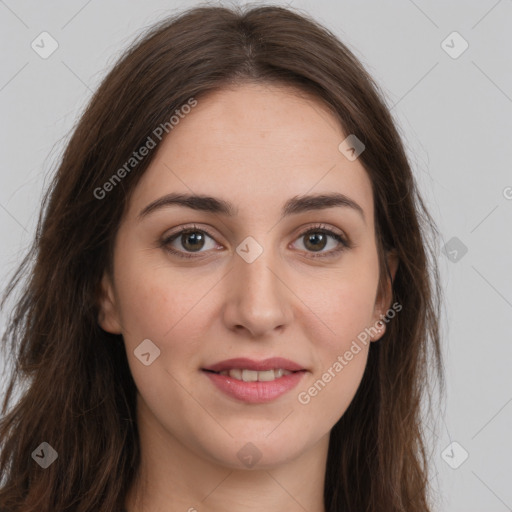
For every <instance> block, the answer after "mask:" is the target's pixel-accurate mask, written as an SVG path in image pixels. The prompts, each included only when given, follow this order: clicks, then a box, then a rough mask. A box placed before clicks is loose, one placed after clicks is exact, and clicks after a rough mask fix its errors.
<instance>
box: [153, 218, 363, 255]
mask: <svg viewBox="0 0 512 512" xmlns="http://www.w3.org/2000/svg"><path fill="white" fill-rule="evenodd" d="M195 231H199V232H203V233H205V234H206V235H208V236H209V237H210V238H211V239H212V240H214V241H215V242H216V238H215V235H213V234H212V233H211V232H210V230H209V229H208V228H204V227H199V226H198V225H196V224H191V225H184V226H181V227H180V228H179V229H178V230H177V231H175V232H173V233H171V234H169V235H166V236H164V237H163V239H162V240H161V241H160V243H159V245H160V247H161V248H163V249H165V250H166V251H168V252H169V253H171V254H173V255H175V256H177V257H181V258H184V259H194V258H195V259H198V258H201V257H202V256H201V255H202V254H205V253H208V252H209V251H204V252H197V253H190V252H186V251H177V250H175V249H170V248H169V247H168V246H169V244H170V243H171V242H173V241H174V240H176V239H178V237H179V236H180V235H181V234H183V233H187V232H189V233H190V232H195ZM310 232H313V233H314V232H320V233H324V234H325V235H327V236H328V237H330V238H332V239H335V240H336V241H337V242H338V244H339V246H338V248H336V249H331V250H330V251H327V252H319V253H315V252H310V251H305V252H306V253H307V254H308V255H309V256H308V257H309V258H324V259H328V258H329V257H335V256H337V255H339V254H340V253H341V252H343V251H345V250H346V249H351V248H352V247H353V243H352V242H351V240H350V238H349V237H348V236H347V235H346V234H345V233H344V232H342V231H341V230H339V229H338V228H334V227H331V226H328V225H325V224H324V223H314V224H313V225H310V226H308V227H306V228H303V229H301V230H300V231H299V233H298V234H296V235H295V238H294V241H296V240H297V239H300V238H302V237H304V236H305V235H307V234H308V233H310Z"/></svg>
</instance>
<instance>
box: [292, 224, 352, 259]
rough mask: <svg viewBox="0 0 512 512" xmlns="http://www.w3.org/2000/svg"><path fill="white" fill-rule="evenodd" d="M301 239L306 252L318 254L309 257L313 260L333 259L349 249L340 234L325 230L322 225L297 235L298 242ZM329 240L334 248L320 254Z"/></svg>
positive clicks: (348, 245) (347, 243)
mask: <svg viewBox="0 0 512 512" xmlns="http://www.w3.org/2000/svg"><path fill="white" fill-rule="evenodd" d="M301 239H302V240H305V241H304V242H303V245H304V247H305V248H306V252H310V250H312V251H313V252H314V253H319V254H312V255H311V256H312V257H313V258H329V257H334V256H337V255H338V254H339V253H340V252H342V251H344V250H345V249H349V248H350V247H351V244H350V243H349V242H348V241H347V240H346V239H345V238H344V237H343V236H342V235H341V234H339V233H336V232H335V231H332V230H331V229H328V228H326V226H324V225H323V224H320V225H317V226H313V227H310V228H309V229H307V230H306V231H303V232H302V233H301V234H300V235H299V238H298V240H301ZM329 239H331V241H332V242H333V245H334V248H333V249H331V250H330V251H325V252H320V251H322V249H324V248H325V247H326V245H327V243H328V240H329Z"/></svg>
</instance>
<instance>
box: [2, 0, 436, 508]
mask: <svg viewBox="0 0 512 512" xmlns="http://www.w3.org/2000/svg"><path fill="white" fill-rule="evenodd" d="M244 81H253V82H260V83H276V84H284V85H289V86H293V87H295V88H296V89H299V90H302V91H305V92H308V93H313V94H314V95H315V96H316V98H318V99H319V100H320V101H322V102H323V103H324V104H325V105H326V106H327V107H328V108H329V109H330V110H331V111H332V112H333V114H334V115H335V116H336V118H337V119H338V120H339V123H340V126H341V127H342V129H343V131H344V133H346V134H354V135H356V136H357V138H358V139H360V140H361V141H362V142H363V143H364V144H365V146H366V149H365V151H364V152H363V153H362V154H361V155H360V156H359V159H360V161H361V163H362V164H363V165H364V167H365V169H366V171H367V172H368V175H369V177H370V179H371V182H372V187H373V194H374V206H375V226H376V236H377V240H378V251H379V258H380V270H381V285H382V284H383V283H384V281H385V279H386V278H387V275H388V270H387V268H386V262H385V258H384V256H385V251H388V250H394V251H395V252H396V254H397V255H398V258H399V268H398V271H397V273H396V276H395V279H394V282H393V300H394V301H395V302H398V303H400V304H401V306H402V310H401V311H400V313H399V314H398V315H396V317H395V318H394V319H393V320H392V321H391V322H390V323H389V325H388V326H387V329H386V332H385V334H384V336H383V337H382V338H381V339H380V340H379V341H378V342H376V343H371V346H370V351H369V356H368V363H367V368H366V370H365V373H364V376H363V379H362V382H361V384H360V387H359V389H358V391H357V393H356V395H355V397H354V399H353V401H352V403H351V404H350V406H349V408H348V409H347V411H346V412H345V414H344V415H343V416H342V417H341V419H340V420H339V421H338V422H337V424H336V425H335V426H334V428H333V429H332V431H331V437H330V444H329V453H328V460H327V473H326V481H325V490H324V502H325V510H326V512H335V511H343V512H365V511H372V512H378V511H382V512H399V511H401V512H405V511H407V512H420V511H421V512H426V511H429V510H431V508H430V507H431V505H430V504H429V499H430V498H429V482H428V469H429V468H428V464H429V460H428V454H427V451H426V442H425V431H424V423H423V422H422V411H421V404H422V401H423V398H425V397H426V396H428V398H429V399H431V396H432V393H431V391H430V389H431V384H432V382H433V381H431V377H432V376H433V377H437V378H438V383H440V384H441V389H444V377H443V365H442V357H441V349H440V333H439V317H440V309H441V306H440V304H441V299H440V297H441V290H440V285H439V276H438V270H437V268H436V263H435V258H436V247H435V245H436V244H437V237H436V235H437V234H438V233H437V229H436V226H435V224H434V222H433V220H432V218H431V217H430V215H429V213H428V211H427V209H426V207H425V205H424V203H423V201H422V199H421V197H420V194H419V192H418V190H417V186H416V184H415V181H414V178H413V175H412V172H411V168H410V165H409V163H408V159H407V157H406V154H405V151H404V147H403V144H402V141H401V138H400V136H399V133H398V130H397V128H396V127H395V125H394V122H393V120H392V117H391V115H390V112H389V109H388V108H387V107H386V105H385V101H384V100H383V93H382V92H381V91H380V90H379V89H378V86H377V85H376V84H375V83H374V82H373V80H372V78H371V77H370V76H369V75H368V73H367V72H366V71H365V69H364V67H363V66H362V64H361V63H360V62H359V61H358V60H357V59H356V57H355V56H354V55H353V53H352V52H351V51H350V50H349V49H348V48H347V47H346V46H345V45H344V44H343V43H341V42H340V41H339V40H338V39H337V38H336V36H335V35H334V34H332V33H331V32H330V31H329V30H327V29H326V28H324V27H322V26H321V25H319V24H318V23H317V22H315V21H314V20H313V19H311V18H310V17H309V16H308V15H307V14H305V13H302V12H299V11H297V10H291V9H288V8H283V7H278V6H261V5H260V6H256V7H253V6H251V8H250V9H244V8H241V7H235V8H226V7H210V6H200V7H196V8H193V9H190V10H188V11H185V12H181V13H179V14H177V15H176V16H173V17H172V18H167V19H165V20H164V21H163V22H161V23H159V24H158V25H155V26H153V27H151V28H150V29H149V30H148V32H147V33H145V34H143V35H142V36H141V38H140V39H139V40H137V41H135V42H134V43H133V44H132V46H131V47H130V48H129V49H128V50H127V51H126V52H125V54H124V55H123V56H122V58H121V59H120V60H119V61H118V63H117V64H116V65H115V66H114V68H113V69H112V70H111V72H110V73H109V74H108V76H107V77H106V78H105V79H104V81H103V83H102V84H101V86H100V87H99V89H98V90H97V91H96V93H95V94H94V96H93V98H92V99H91V101H90V103H89V105H88V107H87V108H86V110H85V112H84V114H83V115H82V117H81V119H80V121H79V123H78V124H77V126H76V127H75V129H74V131H73V133H72V136H71V137H70V140H69V142H68V144H67V146H66V149H65V151H64V153H63V156H62V160H61V162H60V165H59V167H58V170H57V172H56V175H55V177H54V179H53V181H52V183H51V186H50V187H49V189H48V190H47V192H46V194H45V196H44V200H43V205H42V209H41V214H40V217H39V223H38V227H37V233H36V237H35V240H34V242H33V245H32V247H31V249H30V251H29V253H28V254H27V256H26V258H25V259H24V260H23V262H22V263H21V265H20V266H19V268H18V270H17V271H16V273H15V274H14V276H13V277H12V279H11V281H10V282H9V284H8V286H7V287H6V292H5V296H4V299H3V301H2V307H3V308H4V309H5V307H6V304H7V302H8V301H9V299H10V298H13V295H14V291H15V290H17V289H18V288H19V289H20V295H19V297H18V298H17V299H16V302H15V307H14V308H12V311H11V315H10V318H9V322H8V325H7V331H6V333H5V335H4V338H3V347H4V350H5V351H6V354H10V355H11V356H12V357H11V359H12V367H13V373H12V376H11V377H10V380H9V381H8V389H7V393H6V396H5V399H4V401H3V409H2V419H1V421H0V443H1V445H0V447H1V456H0V472H1V475H2V487H1V489H0V510H1V511H2V512H36V511H37V512H55V511H58V512H64V511H66V512H67V511H69V512H70V511H76V512H92V511H94V512H98V511H105V512H117V511H118V510H120V509H121V508H122V507H123V504H124V500H125V496H126V493H127V491H128V489H129V488H130V486H131V485H132V483H133V481H134V476H135V475H136V473H137V469H138V467H139V463H140V453H139V438H138V432H137V424H136V422H135V417H136V416H135V403H136V402H135V397H136V388H135V384H134V381H133V379H132V376H131V374H130V371H129V367H128V362H127V358H126V353H125V350H124V345H123V342H122V337H121V336H116V335H112V334H108V333H106V332H105V331H103V330H102V329H101V328H100V327H99V325H98V320H97V319H98V293H99V283H100V279H101V276H102V274H103V272H104V271H105V269H109V268H111V265H112V243H113V240H114V238H115V235H116V232H117V229H118V226H119V223H120V220H121V218H122V215H123V213H124V211H125V207H126V205H127V202H128V200H129V198H130V194H131V193H132V192H133V190H134V187H135V186H136V184H137V182H138V180H139V179H140V178H141V176H142V174H143V173H144V171H145V170H146V168H147V167H148V165H149V164H150V163H151V161H152V158H153V157H154V155H155V153H156V150H153V151H150V152H149V154H148V155H147V156H146V157H144V158H143V159H142V160H141V161H140V162H139V163H138V164H137V166H136V168H134V169H133V170H132V171H131V172H127V173H125V174H126V175H123V179H122V180H119V181H118V182H116V183H115V186H112V187H109V193H108V196H107V197H104V198H101V197H100V198H98V196H99V195H100V194H98V188H99V187H100V188H101V187H102V186H103V185H104V184H105V183H107V182H108V181H109V180H110V179H111V178H112V176H113V174H114V173H115V172H116V170H117V169H120V168H122V167H123V165H124V164H125V163H126V162H127V161H128V160H129V159H130V157H131V156H132V154H133V152H134V151H135V150H137V149H138V148H140V147H141V146H142V145H143V144H144V143H145V142H146V141H147V140H148V137H149V136H151V134H152V133H153V131H154V130H155V128H156V127H157V126H159V125H161V124H164V123H166V122H168V120H169V118H170V117H171V116H172V115H173V113H174V112H175V111H176V109H179V108H180V107H181V106H182V105H184V104H186V103H187V101H188V100H189V99H190V98H192V97H193V98H195V99H196V100H197V101H200V100H201V97H202V96H203V95H205V94H206V93H208V92H210V91H214V90H218V89H221V88H222V87H225V86H226V85H229V84H232V83H243V82H244ZM157 142H158V143H159V141H157ZM340 142H341V141H340ZM16 390H19V391H20V396H19V398H17V399H16V400H13V395H14V392H15V391H16ZM426 391H428V394H426ZM11 402H13V403H11ZM429 404H430V400H429ZM11 406H12V407H11ZM430 409H431V408H429V411H430ZM42 442H47V443H49V444H50V445H51V446H52V447H53V448H54V449H55V450H56V452H57V453H58V459H57V461H56V462H55V463H53V464H52V465H51V466H50V467H48V468H47V469H45V470H42V469H41V467H39V465H38V464H36V463H35V462H34V460H32V457H31V454H32V453H33V452H34V450H35V449H36V448H37V447H38V446H39V445H40V444H41V443H42Z"/></svg>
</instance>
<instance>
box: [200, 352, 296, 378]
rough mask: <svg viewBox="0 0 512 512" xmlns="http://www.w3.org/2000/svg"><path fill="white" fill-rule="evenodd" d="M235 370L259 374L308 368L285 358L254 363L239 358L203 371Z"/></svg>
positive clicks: (273, 358) (222, 362)
mask: <svg viewBox="0 0 512 512" xmlns="http://www.w3.org/2000/svg"><path fill="white" fill-rule="evenodd" d="M233 368H242V369H246V370H253V371H258V372H264V371H265V370H273V369H274V368H281V369H283V370H288V371H290V372H298V371H300V370H306V368H304V367H302V366H301V365H300V364H298V363H296V362H294V361H290V360H289V359H285V358H283V357H270V358H268V359H264V360H263V361H254V360H253V359H248V358H245V357H237V358H234V359H226V360H225V361H220V362H218V363H215V364H213V365H211V366H207V367H205V368H202V369H203V370H210V371H212V372H222V371H224V370H232V369H233ZM281 378H283V377H281Z"/></svg>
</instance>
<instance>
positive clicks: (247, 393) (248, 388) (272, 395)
mask: <svg viewBox="0 0 512 512" xmlns="http://www.w3.org/2000/svg"><path fill="white" fill-rule="evenodd" d="M219 364H220V363H219ZM278 367H279V368H282V366H278ZM243 368H247V366H243ZM272 368H275V367H274V366H273V367H272ZM247 369H249V368H247ZM221 371H222V370H221ZM203 373H204V374H205V375H206V376H207V377H208V378H209V379H210V380H211V382H213V384H214V385H215V386H216V387H217V389H219V390H220V391H222V392H223V393H224V394H226V395H228V396H229V397H231V398H235V399H237V400H240V401H242V402H246V403H251V404H261V403H266V402H270V401H272V400H275V399H277V398H279V397H280V396H282V395H284V394H285V393H287V392H289V391H291V390H292V389H293V388H294V387H296V386H297V384H298V383H299V382H300V380H301V379H302V378H303V376H304V374H305V373H306V370H302V371H300V370H299V371H295V373H290V374H289V375H283V376H282V377H279V378H278V379H275V380H273V381H267V382H259V381H257V382H244V381H242V380H238V379H234V378H233V377H229V376H228V375H220V374H219V373H213V372H211V371H206V370H203Z"/></svg>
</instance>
